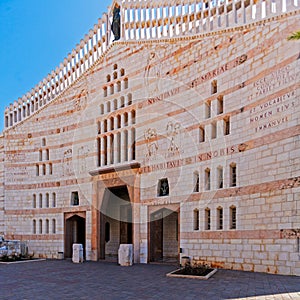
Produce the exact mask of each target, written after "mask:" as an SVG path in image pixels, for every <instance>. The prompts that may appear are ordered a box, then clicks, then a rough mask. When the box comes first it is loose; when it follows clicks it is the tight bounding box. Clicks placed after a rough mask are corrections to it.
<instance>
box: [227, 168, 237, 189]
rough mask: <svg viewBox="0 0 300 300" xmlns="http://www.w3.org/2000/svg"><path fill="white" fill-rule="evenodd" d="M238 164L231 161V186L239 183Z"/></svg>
mask: <svg viewBox="0 0 300 300" xmlns="http://www.w3.org/2000/svg"><path fill="white" fill-rule="evenodd" d="M236 173H237V172H236V164H235V163H231V164H230V181H229V183H230V186H231V187H234V186H236V185H237V182H236V181H237V180H236V179H237V178H236V177H237V175H236Z"/></svg>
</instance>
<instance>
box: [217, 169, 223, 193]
mask: <svg viewBox="0 0 300 300" xmlns="http://www.w3.org/2000/svg"><path fill="white" fill-rule="evenodd" d="M223 185H224V178H223V168H222V167H219V168H218V169H217V188H218V189H222V188H223Z"/></svg>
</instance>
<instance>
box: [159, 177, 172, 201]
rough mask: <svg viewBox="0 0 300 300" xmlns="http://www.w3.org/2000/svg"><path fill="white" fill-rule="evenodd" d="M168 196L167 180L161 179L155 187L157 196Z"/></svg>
mask: <svg viewBox="0 0 300 300" xmlns="http://www.w3.org/2000/svg"><path fill="white" fill-rule="evenodd" d="M168 195H169V182H168V178H162V179H160V180H159V181H158V185H157V196H159V197H161V196H168Z"/></svg>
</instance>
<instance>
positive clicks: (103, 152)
mask: <svg viewBox="0 0 300 300" xmlns="http://www.w3.org/2000/svg"><path fill="white" fill-rule="evenodd" d="M104 146H105V144H104V138H103V137H101V138H100V166H101V167H103V166H104V165H105V150H106V149H104Z"/></svg>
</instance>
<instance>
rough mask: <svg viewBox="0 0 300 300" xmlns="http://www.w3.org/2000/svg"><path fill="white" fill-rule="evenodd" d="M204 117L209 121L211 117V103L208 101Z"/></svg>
mask: <svg viewBox="0 0 300 300" xmlns="http://www.w3.org/2000/svg"><path fill="white" fill-rule="evenodd" d="M204 117H205V118H206V119H209V118H210V117H211V101H207V102H205V104H204Z"/></svg>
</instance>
